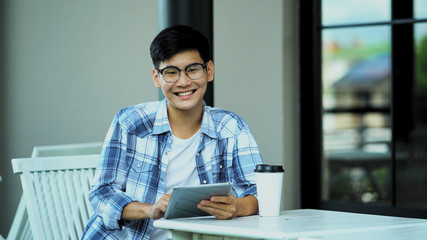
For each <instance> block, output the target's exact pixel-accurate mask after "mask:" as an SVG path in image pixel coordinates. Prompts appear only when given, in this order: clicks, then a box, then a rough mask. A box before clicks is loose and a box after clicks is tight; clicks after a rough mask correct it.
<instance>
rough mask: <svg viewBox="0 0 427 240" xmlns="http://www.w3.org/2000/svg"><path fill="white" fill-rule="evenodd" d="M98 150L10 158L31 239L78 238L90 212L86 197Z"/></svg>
mask: <svg viewBox="0 0 427 240" xmlns="http://www.w3.org/2000/svg"><path fill="white" fill-rule="evenodd" d="M98 160H99V154H93V155H74V156H53V157H35V158H34V157H33V158H17V159H12V166H13V171H14V173H15V174H19V175H20V177H21V184H22V189H23V192H24V196H25V202H26V206H27V212H28V218H29V221H30V226H31V231H32V233H33V237H34V239H40V240H42V239H43V240H44V239H76V240H77V239H80V238H81V236H82V234H83V230H84V227H85V226H86V224H87V221H88V219H89V216H90V215H91V214H92V213H93V212H92V208H91V206H90V203H89V200H88V198H87V196H88V193H89V190H90V185H91V183H92V179H93V176H94V172H95V168H96V164H97V162H98Z"/></svg>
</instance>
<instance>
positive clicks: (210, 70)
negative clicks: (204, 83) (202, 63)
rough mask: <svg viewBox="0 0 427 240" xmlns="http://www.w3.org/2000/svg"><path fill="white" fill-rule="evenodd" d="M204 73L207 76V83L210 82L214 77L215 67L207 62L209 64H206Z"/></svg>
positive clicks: (210, 61) (210, 62)
mask: <svg viewBox="0 0 427 240" xmlns="http://www.w3.org/2000/svg"><path fill="white" fill-rule="evenodd" d="M206 72H207V74H208V82H212V81H213V79H214V76H215V66H214V64H213V62H212V60H209V62H208V63H207V64H206Z"/></svg>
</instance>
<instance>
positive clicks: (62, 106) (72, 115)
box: [0, 0, 299, 236]
mask: <svg viewBox="0 0 427 240" xmlns="http://www.w3.org/2000/svg"><path fill="white" fill-rule="evenodd" d="M2 5H4V8H3V9H4V10H3V15H4V16H3V17H4V19H3V20H1V21H3V22H2V23H0V24H5V25H4V28H5V31H4V33H5V35H4V36H5V39H4V41H5V43H4V44H3V46H0V53H1V51H2V50H3V51H5V55H4V56H3V57H2V58H0V63H1V62H4V64H3V66H4V67H5V68H4V70H3V71H4V72H3V71H1V70H0V95H1V96H0V99H1V98H3V99H4V101H1V102H0V113H1V119H0V131H1V136H0V175H1V176H2V177H3V181H2V182H0V193H1V196H7V198H4V197H2V198H0V205H1V206H2V207H3V210H2V214H1V217H0V234H1V235H3V236H6V234H7V232H8V230H9V226H10V224H11V221H12V218H13V215H14V213H15V210H16V207H17V204H18V201H19V197H20V195H21V192H22V190H21V187H20V181H19V178H18V177H17V176H14V175H13V174H12V167H11V164H10V159H11V158H12V157H13V158H16V157H27V156H29V155H30V154H31V150H32V147H33V146H34V145H50V144H63V143H77V142H90V141H102V140H103V139H104V137H105V134H106V130H107V128H108V126H109V124H110V122H111V120H112V117H113V115H114V114H115V113H116V112H117V111H118V110H119V109H120V108H122V107H125V106H128V105H131V104H135V103H139V102H144V101H151V100H155V99H157V98H158V91H157V90H156V89H155V88H154V87H153V84H152V80H151V68H152V63H151V60H150V57H149V50H148V48H149V44H150V42H151V40H152V38H153V37H154V36H155V35H156V33H157V19H158V16H157V1H153V0H149V1H141V0H128V1H126V2H123V1H116V0H91V1H85V0H74V1H57V0H37V1H32V0H19V1H15V0H6V1H4V2H2ZM296 5H297V0H268V1H259V0H215V1H214V40H215V46H214V50H215V53H214V54H215V56H214V57H215V66H216V77H215V89H214V94H215V96H214V98H215V100H214V101H215V106H218V107H223V108H226V109H229V110H232V111H234V112H236V113H238V114H240V115H241V116H243V117H244V118H245V119H246V120H247V122H248V123H249V125H250V127H251V129H252V131H253V133H254V135H255V138H256V140H257V142H258V144H259V146H260V148H261V151H262V154H263V157H264V160H265V162H267V163H272V164H283V165H284V166H285V171H286V172H285V180H284V204H283V206H284V208H285V209H291V208H297V207H298V206H299V205H298V202H299V191H298V189H299V180H298V178H299V174H298V171H299V170H298V145H297V143H298V137H297V136H298V134H297V129H298V121H297V110H298V109H297V106H298V105H297V103H298V101H297V95H296V94H297V92H298V91H297V70H298V66H297V52H296V51H297V46H296V44H297V34H296V30H297V23H296V20H295V19H296V14H297V6H296ZM0 11H1V10H0ZM0 28H1V25H0ZM0 30H1V29H0ZM0 44H1V42H0ZM2 93H3V94H2ZM2 150H3V151H2Z"/></svg>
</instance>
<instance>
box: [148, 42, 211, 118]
mask: <svg viewBox="0 0 427 240" xmlns="http://www.w3.org/2000/svg"><path fill="white" fill-rule="evenodd" d="M194 63H200V64H204V62H203V60H202V59H201V57H200V54H199V52H198V51H195V50H189V51H184V52H180V53H177V54H175V55H173V56H172V57H171V58H169V59H168V60H166V61H164V62H161V63H160V65H159V69H160V70H162V69H164V68H166V67H177V68H179V69H185V68H186V67H187V66H189V65H192V64H194ZM188 70H189V72H191V69H190V68H189V69H188ZM202 71H203V75H202V76H201V78H200V79H196V80H192V79H191V78H190V77H188V76H187V74H186V73H185V71H181V72H180V73H179V78H178V80H177V81H176V82H173V83H170V82H166V81H165V80H164V78H163V76H162V74H160V73H159V71H158V70H157V69H153V82H154V86H156V87H157V88H161V89H162V92H163V94H164V95H165V97H166V99H167V101H168V110H169V111H190V112H191V111H197V110H198V111H201V110H202V109H203V96H204V95H205V92H206V88H207V84H208V82H211V81H212V80H213V77H214V65H213V63H212V61H209V62H208V63H206V68H204V69H202ZM165 74H166V72H165V71H163V75H164V77H166V76H165Z"/></svg>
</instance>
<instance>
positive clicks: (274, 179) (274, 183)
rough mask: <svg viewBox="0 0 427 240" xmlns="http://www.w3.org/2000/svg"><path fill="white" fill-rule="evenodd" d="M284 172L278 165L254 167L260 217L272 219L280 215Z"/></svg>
mask: <svg viewBox="0 0 427 240" xmlns="http://www.w3.org/2000/svg"><path fill="white" fill-rule="evenodd" d="M284 172H285V171H284V170H283V167H282V166H280V165H267V164H258V165H256V167H255V175H256V184H257V191H258V208H259V215H260V216H262V217H274V216H279V215H280V204H281V198H282V179H283V173H284Z"/></svg>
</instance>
